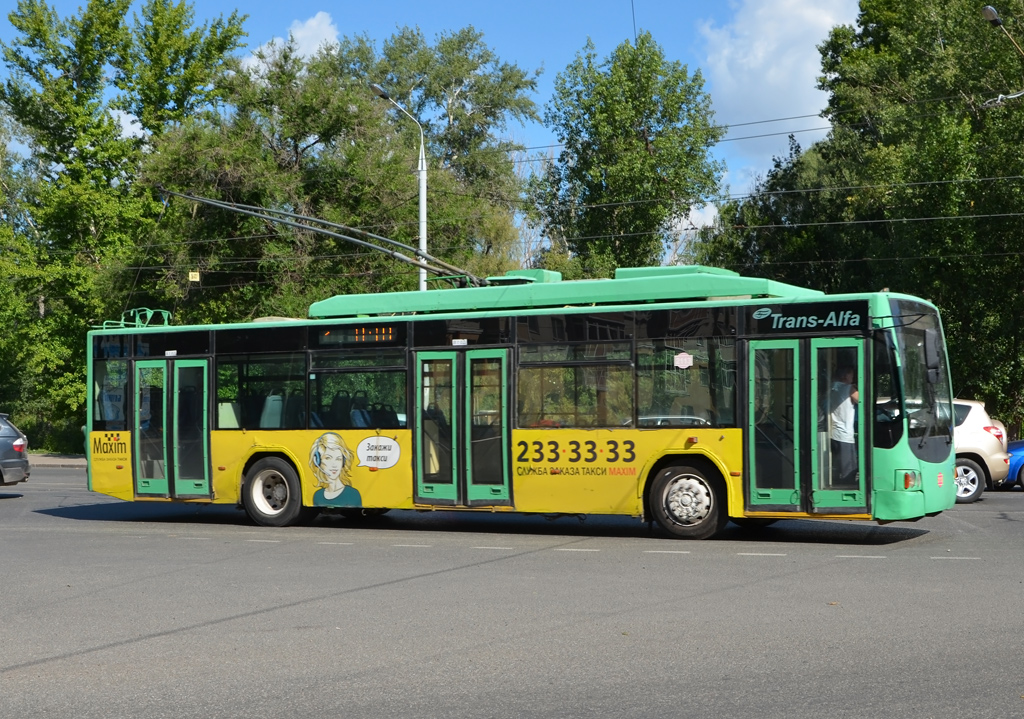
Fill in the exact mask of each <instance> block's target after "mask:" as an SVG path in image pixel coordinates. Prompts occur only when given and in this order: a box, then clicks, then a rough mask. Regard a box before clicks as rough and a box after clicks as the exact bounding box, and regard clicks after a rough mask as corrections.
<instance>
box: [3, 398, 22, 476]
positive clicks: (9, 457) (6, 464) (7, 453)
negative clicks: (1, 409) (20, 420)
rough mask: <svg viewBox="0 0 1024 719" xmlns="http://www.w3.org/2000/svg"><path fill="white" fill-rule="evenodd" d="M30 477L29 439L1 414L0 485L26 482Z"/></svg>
mask: <svg viewBox="0 0 1024 719" xmlns="http://www.w3.org/2000/svg"><path fill="white" fill-rule="evenodd" d="M28 475H29V466H28V438H27V437H26V436H25V435H24V434H22V433H21V430H19V429H18V428H17V427H15V426H14V425H13V424H11V420H9V419H7V415H6V414H0V484H17V483H18V482H24V481H25V480H26V479H28Z"/></svg>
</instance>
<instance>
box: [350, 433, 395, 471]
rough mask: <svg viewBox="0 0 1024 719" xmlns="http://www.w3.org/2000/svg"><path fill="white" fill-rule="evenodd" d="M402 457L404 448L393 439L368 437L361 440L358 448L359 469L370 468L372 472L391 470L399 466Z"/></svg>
mask: <svg viewBox="0 0 1024 719" xmlns="http://www.w3.org/2000/svg"><path fill="white" fill-rule="evenodd" d="M401 456H402V448H401V447H399V446H398V440H397V439H392V438H391V437H367V438H366V439H363V440H360V441H359V445H358V446H357V447H356V457H358V458H359V464H357V465H356V466H357V467H369V468H370V470H371V471H373V470H377V469H390V468H391V467H394V466H395V465H396V464H398V460H399V458H400V457H401Z"/></svg>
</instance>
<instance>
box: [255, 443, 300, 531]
mask: <svg viewBox="0 0 1024 719" xmlns="http://www.w3.org/2000/svg"><path fill="white" fill-rule="evenodd" d="M242 504H243V506H244V507H245V512H246V514H248V515H249V518H250V519H252V521H254V522H255V523H256V524H260V525H263V526H264V527H287V526H288V525H290V524H294V523H295V522H296V521H297V520H298V519H299V517H300V515H301V514H302V487H301V485H300V484H299V476H298V475H297V474H296V473H295V469H294V468H293V467H292V466H291V465H290V464H288V462H285V461H284V460H283V459H279V458H277V457H266V458H265V459H261V460H260V461H258V462H257V463H256V464H254V465H253V466H252V468H251V469H250V470H249V471H248V472H247V473H246V479H245V486H244V487H243V488H242Z"/></svg>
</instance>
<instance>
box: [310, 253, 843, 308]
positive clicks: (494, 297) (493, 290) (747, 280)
mask: <svg viewBox="0 0 1024 719" xmlns="http://www.w3.org/2000/svg"><path fill="white" fill-rule="evenodd" d="M488 281H489V282H490V284H489V285H488V286H486V287H465V288H459V289H452V290H431V291H428V292H419V291H412V292H383V293H379V294H367V295H337V296H335V297H331V298H328V299H326V300H321V301H320V302H314V303H313V304H311V305H310V306H309V317H310V318H311V319H327V318H334V317H373V316H382V315H396V314H417V315H420V314H434V313H442V312H460V311H461V312H465V311H469V310H479V311H493V310H520V309H536V308H543V307H566V306H573V305H575V306H583V305H586V306H594V305H622V304H630V303H634V302H672V301H686V300H703V299H730V298H731V299H739V298H751V299H753V298H761V297H780V298H781V297H785V298H808V299H810V298H816V297H822V296H824V294H825V293H823V292H820V291H818V290H809V289H805V288H803V287H796V286H795V285H787V284H785V283H783V282H776V281H775V280H767V279H762V278H757V277H741V276H740V275H739V274H737V273H736V272H732V271H730V270H723V269H720V268H717V267H705V266H702V265H686V266H673V267H625V268H620V269H617V270H616V271H615V278H614V279H610V280H609V279H600V280H572V281H563V280H562V275H561V273H558V272H551V271H550V270H513V271H511V272H508V273H506V274H505V275H504V276H502V277H490V278H488Z"/></svg>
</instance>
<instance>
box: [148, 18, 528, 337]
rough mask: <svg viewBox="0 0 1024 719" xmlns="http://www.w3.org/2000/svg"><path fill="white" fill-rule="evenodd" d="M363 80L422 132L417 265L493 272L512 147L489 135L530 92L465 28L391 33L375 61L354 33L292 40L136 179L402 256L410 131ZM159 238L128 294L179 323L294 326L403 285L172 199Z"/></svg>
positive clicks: (347, 248)
mask: <svg viewBox="0 0 1024 719" xmlns="http://www.w3.org/2000/svg"><path fill="white" fill-rule="evenodd" d="M455 39H458V42H455ZM452 43H454V44H452ZM457 70H458V71H457ZM460 73H461V75H460ZM428 75H429V76H430V77H429V78H428ZM460 77H461V79H459V78H460ZM399 78H401V79H402V80H401V82H400V81H399ZM442 80H444V82H442ZM373 81H375V82H380V83H384V84H388V83H390V84H393V85H394V86H396V87H399V88H400V89H399V90H397V91H395V97H396V100H397V101H398V102H400V103H402V104H403V106H407V107H408V109H409V110H410V112H411V113H413V114H414V115H415V116H418V117H419V118H420V122H421V124H422V125H423V127H424V131H425V137H426V144H427V154H428V173H429V183H428V187H429V196H428V206H429V212H428V220H429V248H428V249H429V251H430V252H431V254H434V255H436V256H439V257H442V258H444V259H446V260H448V261H449V262H452V263H454V264H458V265H460V266H464V267H467V269H468V270H470V271H474V272H478V273H482V274H492V273H494V272H498V271H501V270H503V269H505V268H507V267H508V265H509V263H510V262H511V257H512V251H511V250H512V248H514V242H515V239H516V233H515V225H514V213H515V210H516V207H517V203H518V202H519V199H520V190H521V183H520V181H519V179H518V177H517V176H516V174H515V172H514V165H513V163H512V161H511V158H510V156H509V150H511V149H514V147H515V145H514V144H512V143H509V142H507V141H505V140H503V139H502V138H501V137H500V136H499V133H500V132H501V131H502V130H503V129H504V128H505V127H506V123H507V122H509V121H511V120H515V119H521V118H523V117H527V116H529V113H531V112H533V110H532V102H530V101H529V100H528V98H527V97H526V91H527V90H528V89H532V87H533V81H532V80H528V79H527V78H526V74H525V73H523V72H522V71H520V70H518V69H517V68H515V66H510V65H507V64H504V63H501V62H500V61H499V60H498V59H497V58H496V57H495V56H494V54H493V51H491V50H489V49H488V48H487V47H486V46H485V45H483V43H482V41H481V36H480V34H479V33H477V32H476V31H473V30H472V29H471V28H470V29H467V30H463V31H460V32H458V33H453V34H450V35H448V34H443V35H442V36H441V37H440V39H439V40H438V43H437V45H436V46H433V47H432V46H429V45H427V44H426V42H425V41H424V40H423V38H422V35H421V34H420V33H419V32H418V31H414V30H409V29H403V30H400V31H399V32H398V33H397V34H396V35H395V36H394V37H392V38H390V39H389V40H387V41H386V42H385V43H384V46H383V51H382V52H380V53H378V51H377V50H376V48H375V47H374V46H373V44H372V43H371V42H370V41H369V40H367V39H366V38H363V37H360V38H356V39H351V40H350V39H345V40H343V41H342V42H341V43H340V44H339V45H338V46H333V47H332V46H328V47H325V48H322V49H321V50H320V51H319V52H318V53H317V54H315V55H314V56H313V57H311V58H308V59H307V58H303V57H301V56H300V55H299V54H298V53H297V51H296V48H295V45H294V43H293V42H291V41H289V42H286V43H283V44H280V45H273V46H268V47H265V48H262V49H260V50H259V51H257V53H256V54H255V57H254V61H253V62H252V63H250V64H248V65H247V66H246V67H244V68H241V69H240V70H239V72H236V73H233V74H231V75H229V76H226V77H224V78H223V80H222V82H221V91H222V96H223V98H224V101H225V103H226V104H227V106H228V107H230V108H231V111H230V112H225V113H221V114H219V115H209V116H205V117H201V118H195V119H193V120H191V121H189V122H187V123H185V124H184V125H183V126H182V127H180V128H177V129H175V130H174V131H172V132H169V133H167V134H166V135H165V136H164V137H162V138H161V139H160V141H159V142H158V144H157V150H158V151H157V152H155V153H153V154H152V155H151V156H150V157H149V158H148V160H147V165H146V176H147V181H148V182H150V183H152V184H161V183H162V184H165V185H166V186H168V187H173V188H177V189H180V190H185V191H187V192H189V193H194V194H197V195H201V196H205V197H211V198H219V199H223V200H228V201H232V202H238V203H242V204H248V205H255V206H261V207H268V208H276V209H284V210H288V211H291V212H295V213H297V214H302V215H308V216H314V217H319V218H322V219H325V220H329V221H333V222H337V223H339V224H343V225H347V226H350V227H358V228H364V229H366V230H368V231H371V232H373V233H374V234H377V235H383V236H386V237H389V238H392V239H395V240H399V241H402V242H405V243H406V244H409V245H413V246H415V245H416V244H418V242H417V236H416V235H417V231H418V224H417V216H418V202H417V198H418V187H417V178H416V175H415V174H414V173H413V172H412V170H414V169H415V167H416V163H417V156H418V149H419V139H420V136H419V130H418V129H417V127H416V126H415V124H414V123H412V122H411V121H410V120H409V119H408V118H406V117H404V115H401V114H399V113H397V111H395V109H394V108H393V107H392V106H391V105H390V104H389V103H387V102H384V101H383V100H381V99H379V98H377V97H376V96H375V95H374V94H373V93H371V92H370V90H369V88H368V84H369V83H370V82H373ZM432 83H440V84H437V85H436V86H435V84H432ZM389 89H392V90H394V88H393V87H390V86H389ZM456 140H457V141H459V142H461V143H463V144H460V145H456V146H454V147H453V146H452V144H451V143H452V142H455V141H456ZM467 143H468V144H467ZM159 235H160V237H161V239H160V241H158V242H154V243H153V251H151V252H150V254H149V256H148V257H146V258H145V261H144V262H142V263H140V264H141V265H143V266H145V268H146V269H144V270H143V271H142V273H141V275H140V282H139V287H142V288H143V291H149V292H151V293H152V294H153V296H156V297H161V296H163V297H167V298H169V299H171V300H172V301H173V302H174V305H175V310H176V312H177V313H178V314H179V315H181V316H183V317H187V318H189V319H196V320H213V319H225V318H246V317H252V316H257V315H270V314H283V315H290V316H296V315H302V314H305V312H306V309H307V307H308V305H309V302H310V300H311V298H314V299H315V298H322V297H327V296H330V295H332V294H339V293H352V292H372V291H385V290H400V289H412V288H413V287H414V286H415V278H416V270H415V269H412V268H409V267H408V266H406V265H397V264H396V263H395V261H394V260H392V259H390V258H388V257H386V256H384V255H380V254H379V253H374V252H372V251H369V250H364V249H360V248H357V247H355V246H353V245H351V244H347V243H345V242H343V241H339V240H336V239H334V238H330V237H325V236H323V235H317V234H314V233H310V232H307V231H304V230H297V229H294V228H287V227H282V226H280V225H274V224H271V223H267V222H264V221H262V220H259V219H254V218H250V217H245V216H242V215H233V214H231V213H229V212H225V211H222V210H215V209H212V208H208V207H195V208H193V207H190V206H188V205H187V204H183V203H180V202H177V201H175V202H173V203H171V206H170V207H169V209H168V211H167V213H165V215H164V218H163V220H162V223H161V228H160V230H159ZM188 270H199V271H200V272H201V275H202V278H203V279H202V284H201V285H198V286H197V285H192V284H190V283H188V282H187V279H186V278H187V271H188Z"/></svg>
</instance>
